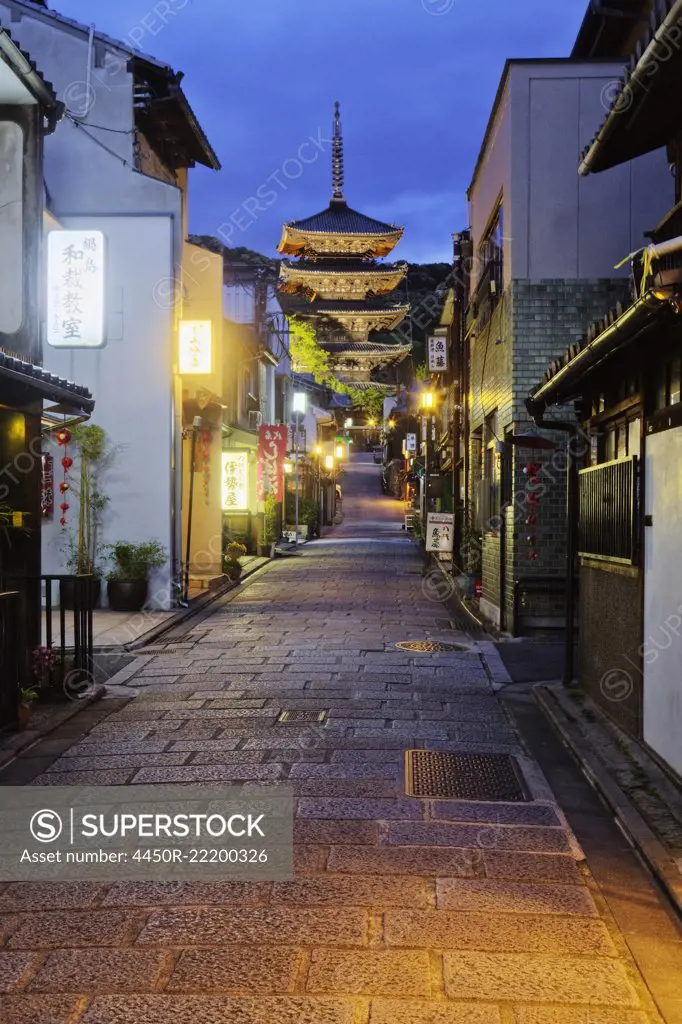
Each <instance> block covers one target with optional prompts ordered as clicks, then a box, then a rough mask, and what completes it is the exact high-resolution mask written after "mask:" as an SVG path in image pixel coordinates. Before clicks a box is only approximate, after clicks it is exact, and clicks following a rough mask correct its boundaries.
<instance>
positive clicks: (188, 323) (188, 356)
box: [179, 320, 212, 374]
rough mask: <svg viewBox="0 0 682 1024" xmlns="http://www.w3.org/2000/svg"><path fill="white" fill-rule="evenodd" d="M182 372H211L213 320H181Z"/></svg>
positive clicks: (180, 357) (180, 362) (180, 363)
mask: <svg viewBox="0 0 682 1024" xmlns="http://www.w3.org/2000/svg"><path fill="white" fill-rule="evenodd" d="M179 334H180V353H179V369H180V373H181V374H183V373H187V374H189V373H210V372H211V365H212V364H211V357H212V351H211V321H210V320H181V321H180V331H179Z"/></svg>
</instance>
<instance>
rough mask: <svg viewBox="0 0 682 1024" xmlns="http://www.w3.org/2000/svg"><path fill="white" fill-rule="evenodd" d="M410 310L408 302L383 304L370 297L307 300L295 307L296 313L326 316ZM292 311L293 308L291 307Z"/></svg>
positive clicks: (372, 314) (371, 314)
mask: <svg viewBox="0 0 682 1024" xmlns="http://www.w3.org/2000/svg"><path fill="white" fill-rule="evenodd" d="M409 311H410V305H409V303H401V304H399V305H385V304H383V303H381V302H374V301H372V300H370V299H365V300H358V301H355V302H347V301H346V300H345V299H343V300H342V299H339V300H334V299H329V300H326V301H325V300H315V301H314V302H308V303H306V304H305V305H301V306H299V307H297V309H296V312H297V313H309V314H318V313H320V314H325V315H327V316H334V315H335V314H341V315H343V314H349V313H353V314H355V315H356V316H357V315H362V314H363V313H366V314H367V316H374V315H375V314H377V313H396V314H397V313H404V314H407V313H409ZM292 312H293V309H292Z"/></svg>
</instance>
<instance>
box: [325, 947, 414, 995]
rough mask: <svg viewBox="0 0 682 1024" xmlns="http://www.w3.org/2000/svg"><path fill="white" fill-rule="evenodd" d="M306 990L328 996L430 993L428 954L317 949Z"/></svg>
mask: <svg viewBox="0 0 682 1024" xmlns="http://www.w3.org/2000/svg"><path fill="white" fill-rule="evenodd" d="M306 991H308V992H315V993H320V994H325V995H331V994H337V993H343V994H347V995H405V996H428V995H430V994H431V983H430V978H429V955H428V953H427V952H426V951H420V952H412V953H385V952H367V951H363V952H357V953H356V952H353V953H337V952H332V951H330V950H314V951H313V954H312V957H311V963H310V970H309V973H308V981H307V984H306Z"/></svg>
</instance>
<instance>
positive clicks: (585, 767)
mask: <svg viewBox="0 0 682 1024" xmlns="http://www.w3.org/2000/svg"><path fill="white" fill-rule="evenodd" d="M532 692H533V697H534V699H535V702H536V703H537V705H538V707H539V708H540V710H541V711H542V713H543V714H544V715H545V717H546V718H547V719H548V720H549V722H550V724H551V725H552V727H553V728H554V730H555V731H556V732H557V733H558V735H559V737H560V739H561V740H562V742H563V743H564V745H565V746H566V747H567V748H568V750H569V751H570V753H571V754H572V755H573V757H574V758H575V760H576V761H577V762H578V764H579V766H580V768H581V769H582V772H583V774H584V775H585V777H586V779H587V781H588V782H589V783H590V785H591V786H592V788H593V789H594V790H596V792H597V793H598V794H599V795H600V796H601V797H602V799H603V800H604V801H605V802H606V804H607V805H608V806H609V807H610V808H611V811H612V812H613V815H614V817H615V819H616V822H617V824H618V825H619V826H620V828H621V829H622V831H623V832H624V834H625V836H626V838H627V839H628V841H629V842H630V843H631V844H632V846H633V847H634V848H635V850H637V852H638V853H639V854H640V856H641V857H642V859H643V860H644V862H645V863H646V865H647V866H648V868H649V869H650V871H651V872H652V873H653V874H654V876H655V877H656V878H657V880H658V882H659V884H660V885H661V886H662V888H663V890H664V891H665V893H666V895H667V896H668V899H669V900H670V902H671V904H672V905H673V908H674V909H675V911H676V913H677V914H678V916H679V917H680V918H682V878H681V876H680V872H679V871H678V869H677V865H676V864H675V862H674V860H673V858H672V857H671V856H670V854H669V852H668V850H667V849H666V848H665V846H664V845H663V843H662V842H661V841H660V839H658V838H657V837H656V836H655V835H654V833H653V832H652V830H651V829H650V828H649V826H648V825H647V823H646V822H645V821H644V819H643V818H642V816H641V815H640V814H639V812H638V811H637V810H636V808H635V807H633V805H632V803H631V802H630V801H629V800H628V798H627V796H626V795H625V793H623V791H622V789H621V788H620V786H618V784H617V783H616V782H615V781H614V779H613V778H612V776H611V775H610V773H609V772H608V770H607V769H606V767H605V766H604V765H603V764H602V762H601V761H600V760H599V758H598V757H597V755H596V754H595V753H594V752H593V750H592V748H591V747H590V746H589V745H588V744H587V743H586V742H585V741H584V739H583V738H582V737H581V736H580V735H579V734H578V732H577V730H576V729H575V728H574V726H573V724H572V723H571V721H570V719H569V717H568V715H567V714H566V712H565V711H564V709H563V707H562V705H561V701H560V698H559V697H558V696H556V695H555V694H554V693H552V691H551V690H550V689H548V687H547V686H545V685H543V684H537V685H535V686H534V687H533V690H532Z"/></svg>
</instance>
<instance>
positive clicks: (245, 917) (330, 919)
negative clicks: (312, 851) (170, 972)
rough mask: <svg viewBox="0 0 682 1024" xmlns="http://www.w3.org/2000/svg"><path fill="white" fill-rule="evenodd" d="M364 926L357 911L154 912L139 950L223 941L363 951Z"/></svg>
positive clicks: (139, 943) (239, 910) (361, 915)
mask: <svg viewBox="0 0 682 1024" xmlns="http://www.w3.org/2000/svg"><path fill="white" fill-rule="evenodd" d="M366 930H367V921H366V915H365V911H363V910H360V909H354V908H351V909H343V910H338V909H334V910H330V909H327V908H323V909H317V908H316V909H314V910H311V909H308V908H302V907H296V909H289V908H280V907H266V908H248V909H247V908H236V909H234V910H223V909H222V908H217V907H216V908H212V907H211V908H204V909H200V910H189V909H187V910H185V909H170V910H157V911H154V912H153V913H152V914H151V915H150V917H149V918H148V920H147V923H146V925H145V927H144V929H143V930H142V932H141V934H140V936H139V938H138V940H137V943H138V945H153V946H164V945H176V946H197V945H199V946H201V945H218V944H220V943H225V942H234V943H241V942H255V943H259V944H260V943H268V942H274V943H282V944H291V945H295V944H297V943H300V942H303V943H317V944H319V945H332V946H336V945H342V946H362V945H364V943H365V941H366Z"/></svg>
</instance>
